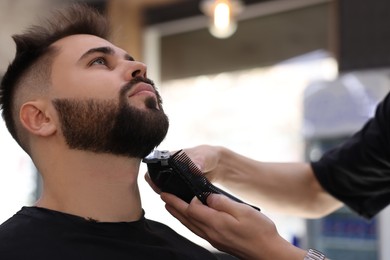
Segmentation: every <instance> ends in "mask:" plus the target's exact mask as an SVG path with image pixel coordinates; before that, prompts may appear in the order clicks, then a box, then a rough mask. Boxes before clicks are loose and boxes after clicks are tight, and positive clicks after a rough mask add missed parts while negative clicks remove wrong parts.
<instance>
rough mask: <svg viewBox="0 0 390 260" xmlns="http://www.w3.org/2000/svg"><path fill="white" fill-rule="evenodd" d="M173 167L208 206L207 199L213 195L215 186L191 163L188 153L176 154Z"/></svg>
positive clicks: (172, 163)
mask: <svg viewBox="0 0 390 260" xmlns="http://www.w3.org/2000/svg"><path fill="white" fill-rule="evenodd" d="M170 162H171V165H172V166H173V167H174V168H176V170H177V171H178V172H179V174H181V177H182V178H183V179H184V180H185V181H186V182H187V184H188V185H189V186H190V187H191V188H192V190H193V191H194V193H195V195H196V197H198V199H199V200H200V201H201V202H202V203H203V204H206V200H207V197H208V196H209V195H210V194H211V193H212V192H211V187H212V186H213V185H212V184H211V183H210V182H209V180H207V178H206V177H205V176H204V175H203V172H202V171H201V170H199V168H198V167H197V166H196V165H195V164H194V163H193V162H192V161H191V159H190V158H189V157H188V156H187V154H186V153H184V152H181V153H176V154H174V155H173V156H172V157H171V161H170Z"/></svg>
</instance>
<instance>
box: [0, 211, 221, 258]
mask: <svg viewBox="0 0 390 260" xmlns="http://www.w3.org/2000/svg"><path fill="white" fill-rule="evenodd" d="M0 259H1V260H25V259H40V260H46V259H47V260H62V259H63V260H70V259H72V260H77V259H80V260H89V259H90V260H100V259H102V260H103V259H104V260H114V259H126V260H130V259H153V260H156V259H199V260H206V259H217V258H216V257H215V256H214V255H213V254H212V253H211V252H209V251H208V250H206V249H204V248H203V247H200V246H198V245H196V244H194V243H192V242H191V241H189V240H188V239H186V238H184V237H182V236H180V235H179V234H177V233H176V232H175V231H173V230H172V229H171V228H169V227H168V226H166V225H163V224H161V223H158V222H155V221H152V220H148V219H146V218H145V217H144V216H142V218H141V219H140V220H138V221H135V222H119V223H109V222H94V221H89V220H86V219H84V218H81V217H78V216H74V215H69V214H65V213H61V212H58V211H53V210H48V209H44V208H38V207H23V208H22V209H21V210H20V211H19V212H17V213H16V214H15V215H14V216H13V217H11V218H10V219H9V220H7V221H6V222H4V223H3V224H2V225H1V226H0Z"/></svg>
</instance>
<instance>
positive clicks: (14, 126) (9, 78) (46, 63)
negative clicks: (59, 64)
mask: <svg viewBox="0 0 390 260" xmlns="http://www.w3.org/2000/svg"><path fill="white" fill-rule="evenodd" d="M75 34H90V35H95V36H98V37H100V38H103V39H107V38H108V36H109V25H108V22H107V19H106V18H105V17H104V16H103V15H102V14H100V13H99V12H98V11H97V10H95V9H94V8H92V7H89V6H87V5H84V4H72V5H69V6H67V7H66V8H64V9H58V10H54V11H53V13H52V14H51V15H50V16H49V17H47V18H46V19H44V20H42V22H41V23H40V24H38V25H34V26H31V27H30V28H29V29H27V30H26V31H25V32H24V33H22V34H18V35H13V36H12V38H13V39H14V41H15V44H16V55H15V58H14V60H13V61H12V62H11V63H10V65H9V66H8V69H7V71H6V73H5V74H4V76H3V79H2V82H1V86H0V110H2V116H3V119H4V121H5V124H6V126H7V128H8V131H9V132H10V133H11V135H12V137H13V138H14V139H15V140H16V141H17V142H18V143H19V145H20V146H21V147H22V148H23V149H26V147H24V146H25V144H24V143H23V136H22V135H23V134H22V133H21V131H22V130H21V129H20V127H19V126H18V125H19V122H18V114H19V109H20V106H21V105H22V104H18V102H17V101H16V100H17V95H18V93H20V91H21V90H23V91H27V92H34V91H42V88H45V87H47V86H49V85H50V74H51V66H52V60H53V57H54V55H55V53H56V50H55V49H54V47H53V46H51V45H52V44H53V43H54V42H56V41H58V40H60V39H62V38H64V37H67V36H70V35H75Z"/></svg>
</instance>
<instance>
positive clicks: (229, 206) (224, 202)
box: [207, 194, 257, 219]
mask: <svg viewBox="0 0 390 260" xmlns="http://www.w3.org/2000/svg"><path fill="white" fill-rule="evenodd" d="M207 204H208V206H209V207H210V208H213V209H215V210H217V211H222V212H226V213H227V214H229V215H231V216H233V217H235V218H236V219H239V218H240V217H241V216H242V215H246V214H248V213H250V212H252V211H253V213H257V211H256V210H255V209H253V208H252V207H250V206H249V205H246V204H243V203H239V202H236V201H234V200H232V199H230V198H228V197H226V196H224V195H220V194H211V195H209V196H208V198H207Z"/></svg>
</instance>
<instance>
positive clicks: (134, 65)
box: [125, 61, 147, 81]
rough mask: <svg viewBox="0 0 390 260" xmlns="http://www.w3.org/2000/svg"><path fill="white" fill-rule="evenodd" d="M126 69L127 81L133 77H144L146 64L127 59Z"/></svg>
mask: <svg viewBox="0 0 390 260" xmlns="http://www.w3.org/2000/svg"><path fill="white" fill-rule="evenodd" d="M128 63H129V64H128V67H127V70H126V73H125V74H126V80H127V81H129V80H131V79H133V78H135V77H143V78H146V70H147V69H146V68H147V67H146V65H145V64H143V63H142V62H139V61H129V62H128Z"/></svg>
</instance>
